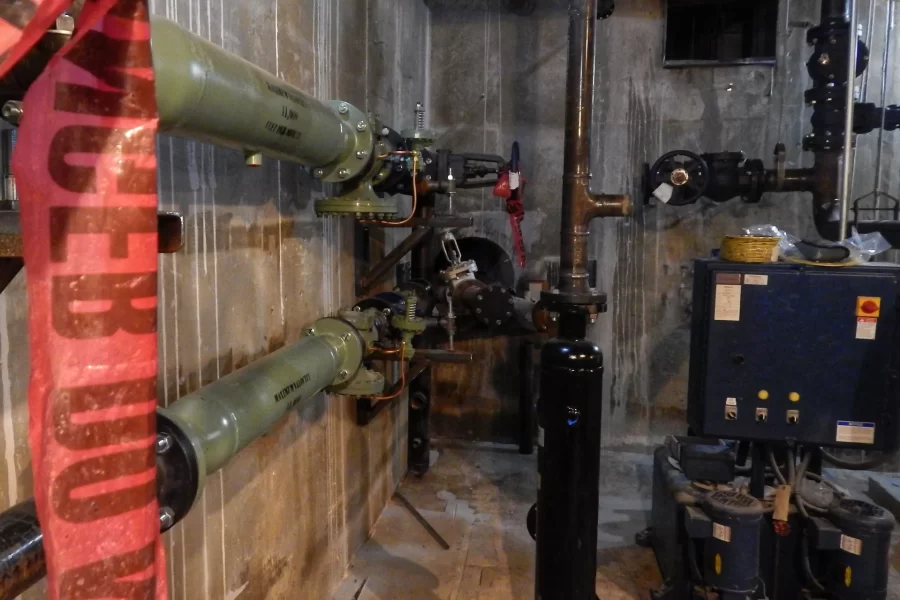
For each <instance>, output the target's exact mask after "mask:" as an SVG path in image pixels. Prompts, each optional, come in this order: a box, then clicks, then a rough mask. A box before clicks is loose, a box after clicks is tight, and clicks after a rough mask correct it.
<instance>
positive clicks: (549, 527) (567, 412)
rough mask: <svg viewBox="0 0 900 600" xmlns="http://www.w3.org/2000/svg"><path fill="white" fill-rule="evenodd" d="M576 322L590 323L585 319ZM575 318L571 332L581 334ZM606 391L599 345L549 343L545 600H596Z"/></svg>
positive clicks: (543, 452) (539, 569)
mask: <svg viewBox="0 0 900 600" xmlns="http://www.w3.org/2000/svg"><path fill="white" fill-rule="evenodd" d="M572 316H573V317H574V319H580V320H581V322H583V318H582V317H580V315H578V314H573V315H572ZM561 318H562V315H561ZM574 319H573V322H572V324H571V326H572V327H575V328H577V327H578V326H579V325H578V324H577V323H575V321H574ZM563 325H565V324H564V323H561V326H563ZM602 386H603V354H602V353H601V352H600V349H599V348H598V347H597V346H595V345H594V344H592V343H591V342H589V341H586V340H584V339H583V338H582V339H577V340H576V339H560V338H557V339H553V340H550V341H549V342H547V344H545V345H544V348H543V350H542V352H541V394H540V399H539V400H538V424H539V426H540V433H539V434H538V440H539V441H538V470H539V472H540V480H539V481H540V488H539V489H538V505H537V506H538V507H537V563H536V570H535V597H536V598H537V600H596V596H595V591H594V586H595V581H596V576H597V575H596V574H597V512H598V507H599V502H600V490H599V485H598V482H599V479H600V426H601V418H602V413H603V404H602V399H603V398H602V393H603V392H602Z"/></svg>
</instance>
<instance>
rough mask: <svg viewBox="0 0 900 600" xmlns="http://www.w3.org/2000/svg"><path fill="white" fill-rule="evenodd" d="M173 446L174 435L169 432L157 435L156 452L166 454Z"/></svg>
mask: <svg viewBox="0 0 900 600" xmlns="http://www.w3.org/2000/svg"><path fill="white" fill-rule="evenodd" d="M171 447H172V436H171V435H169V434H168V433H159V434H157V435H156V453H157V454H165V453H166V452H168V451H169V449H170V448H171Z"/></svg>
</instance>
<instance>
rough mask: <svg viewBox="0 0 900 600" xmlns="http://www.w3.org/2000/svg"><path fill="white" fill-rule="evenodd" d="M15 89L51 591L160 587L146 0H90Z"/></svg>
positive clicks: (152, 142)
mask: <svg viewBox="0 0 900 600" xmlns="http://www.w3.org/2000/svg"><path fill="white" fill-rule="evenodd" d="M77 31H78V33H77V34H76V36H75V38H74V39H73V40H72V41H71V42H70V43H69V44H68V45H67V46H66V47H65V48H64V49H63V50H62V51H61V55H58V56H56V57H55V58H53V59H52V60H51V62H50V64H49V65H48V67H47V69H46V70H45V71H44V73H43V74H42V75H41V76H40V77H39V78H38V80H37V81H36V82H35V83H34V84H33V85H32V86H31V88H30V90H29V92H28V94H27V96H26V97H25V102H24V115H25V116H24V119H23V121H22V124H21V127H20V128H19V134H18V144H17V145H16V149H15V154H14V157H13V172H14V174H15V175H16V180H17V182H18V184H19V195H20V197H21V206H22V235H23V242H24V257H25V262H26V264H27V265H28V269H27V278H26V283H27V288H28V303H29V305H28V309H29V315H28V318H29V324H28V325H29V340H30V354H31V381H30V387H29V392H28V408H29V443H30V445H31V451H32V468H33V471H34V481H35V485H34V488H35V501H36V503H37V508H38V517H39V519H40V523H41V529H42V533H43V544H44V550H45V552H46V556H47V570H48V573H47V578H48V579H47V583H48V593H49V598H50V599H51V600H59V599H69V598H84V599H88V598H97V599H100V598H141V599H145V600H149V599H154V598H155V599H156V600H163V599H164V598H165V597H166V577H165V575H166V568H165V558H164V555H163V549H162V544H161V543H160V536H159V507H158V506H157V500H156V462H155V461H156V452H155V438H156V403H157V402H156V374H157V364H156V363H157V340H156V318H157V317H156V311H157V297H156V296H157V260H158V257H157V222H156V211H157V197H156V130H157V115H156V101H155V90H154V81H153V65H152V60H151V53H150V23H149V18H148V10H147V5H146V0H120V1H119V2H113V1H112V0H88V2H87V3H86V4H85V6H84V9H83V10H82V12H81V15H80V17H79V23H78V28H77Z"/></svg>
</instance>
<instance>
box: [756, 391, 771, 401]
mask: <svg viewBox="0 0 900 600" xmlns="http://www.w3.org/2000/svg"><path fill="white" fill-rule="evenodd" d="M757 397H758V398H759V399H760V400H768V399H769V392H767V391H766V390H759V394H757Z"/></svg>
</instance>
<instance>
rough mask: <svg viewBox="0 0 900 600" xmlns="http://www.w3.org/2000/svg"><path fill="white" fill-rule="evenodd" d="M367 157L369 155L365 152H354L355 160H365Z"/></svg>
mask: <svg viewBox="0 0 900 600" xmlns="http://www.w3.org/2000/svg"><path fill="white" fill-rule="evenodd" d="M368 156H369V153H368V152H366V151H365V150H358V151H357V152H356V158H358V159H359V160H366V158H368Z"/></svg>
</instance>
